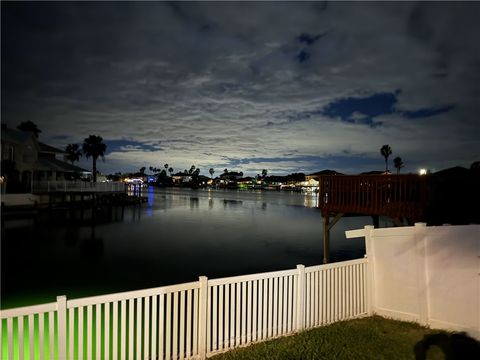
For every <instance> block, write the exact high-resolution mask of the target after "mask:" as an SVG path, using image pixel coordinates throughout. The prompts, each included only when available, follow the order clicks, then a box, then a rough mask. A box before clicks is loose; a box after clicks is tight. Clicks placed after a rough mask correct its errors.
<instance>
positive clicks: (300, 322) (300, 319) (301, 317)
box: [296, 265, 305, 331]
mask: <svg viewBox="0 0 480 360" xmlns="http://www.w3.org/2000/svg"><path fill="white" fill-rule="evenodd" d="M297 270H298V275H297V276H298V284H297V294H296V299H297V303H296V304H297V327H296V330H297V331H300V330H302V329H303V327H304V324H305V266H304V265H297Z"/></svg>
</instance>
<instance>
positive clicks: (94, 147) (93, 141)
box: [83, 135, 107, 182]
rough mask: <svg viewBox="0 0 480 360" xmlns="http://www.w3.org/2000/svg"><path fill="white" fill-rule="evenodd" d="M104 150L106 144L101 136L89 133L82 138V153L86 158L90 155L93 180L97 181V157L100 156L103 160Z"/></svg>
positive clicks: (105, 149)
mask: <svg viewBox="0 0 480 360" xmlns="http://www.w3.org/2000/svg"><path fill="white" fill-rule="evenodd" d="M106 151H107V145H105V144H104V143H103V138H102V137H101V136H96V135H90V136H89V137H88V138H86V139H85V140H83V153H84V154H85V156H86V157H87V159H88V158H89V157H92V162H93V166H92V171H93V182H96V181H97V159H98V158H99V157H100V158H102V160H104V156H105V152H106Z"/></svg>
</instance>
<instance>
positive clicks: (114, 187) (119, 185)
mask: <svg viewBox="0 0 480 360" xmlns="http://www.w3.org/2000/svg"><path fill="white" fill-rule="evenodd" d="M126 189H127V184H125V183H123V182H86V181H36V182H34V183H33V186H32V192H34V193H36V192H125V191H126Z"/></svg>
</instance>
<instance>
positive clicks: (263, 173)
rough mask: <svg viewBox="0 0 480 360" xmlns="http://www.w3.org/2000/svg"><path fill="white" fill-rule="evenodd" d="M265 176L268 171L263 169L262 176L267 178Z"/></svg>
mask: <svg viewBox="0 0 480 360" xmlns="http://www.w3.org/2000/svg"><path fill="white" fill-rule="evenodd" d="M267 174H268V170H267V169H263V170H262V176H263V177H265V176H267Z"/></svg>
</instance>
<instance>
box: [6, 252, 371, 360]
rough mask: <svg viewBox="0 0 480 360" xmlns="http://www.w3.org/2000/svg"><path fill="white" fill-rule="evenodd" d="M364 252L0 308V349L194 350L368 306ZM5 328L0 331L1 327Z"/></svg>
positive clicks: (63, 355) (171, 354)
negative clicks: (353, 257)
mask: <svg viewBox="0 0 480 360" xmlns="http://www.w3.org/2000/svg"><path fill="white" fill-rule="evenodd" d="M367 266H368V262H367V259H366V258H365V259H359V260H352V261H345V262H340V263H333V264H328V265H319V266H313V267H307V268H306V267H304V266H303V265H298V266H297V268H296V269H293V270H286V271H276V272H269V273H262V274H254V275H244V276H235V277H229V278H223V279H214V280H208V279H207V278H206V277H203V276H202V277H200V278H199V280H198V281H196V282H191V283H185V284H180V285H173V286H164V287H159V288H153V289H146V290H139V291H131V292H124V293H117V294H110V295H101V296H94V297H88V298H81V299H73V300H67V299H66V297H65V296H59V297H57V302H53V303H49V304H43V305H36V306H28V307H22V308H15V309H9V310H3V311H1V312H0V313H1V315H0V319H1V320H0V321H1V324H0V339H1V341H0V345H1V346H2V347H1V349H0V357H1V358H2V359H20V360H22V359H59V360H63V359H87V360H90V359H99V360H100V359H132V360H133V359H193V358H196V359H204V358H205V357H208V356H211V355H213V354H216V353H219V352H223V351H226V350H229V349H232V348H236V347H239V346H245V345H248V344H251V343H253V342H258V341H263V340H267V339H272V338H275V337H279V336H284V335H288V334H292V333H294V332H297V331H300V330H303V329H308V328H312V327H316V326H320V325H324V324H328V323H332V322H335V321H339V320H345V319H350V318H354V317H359V316H364V315H366V314H367V313H368V312H369V304H368V303H367V302H368V301H369V298H368V294H367V279H368V277H367ZM5 332H6V334H5Z"/></svg>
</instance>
